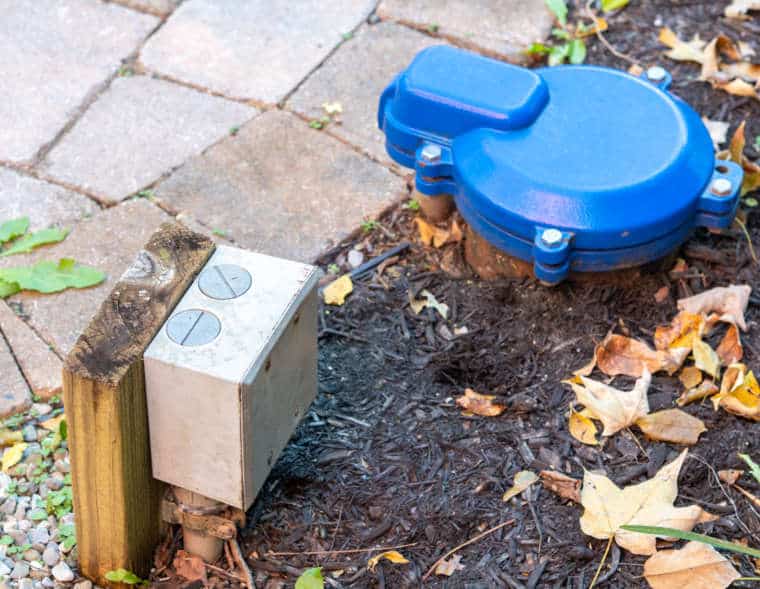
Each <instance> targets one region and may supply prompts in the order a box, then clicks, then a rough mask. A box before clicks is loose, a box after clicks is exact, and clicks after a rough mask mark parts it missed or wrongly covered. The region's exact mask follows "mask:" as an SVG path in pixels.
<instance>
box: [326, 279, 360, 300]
mask: <svg viewBox="0 0 760 589" xmlns="http://www.w3.org/2000/svg"><path fill="white" fill-rule="evenodd" d="M353 290H354V283H353V282H351V277H350V276H349V275H348V274H344V275H343V276H341V277H340V278H336V279H335V280H333V281H332V282H331V283H330V284H328V285H327V286H326V287H325V289H324V290H323V291H322V297H323V298H324V300H325V304H327V305H342V304H343V303H345V302H346V297H347V296H348V295H350V294H351V292H352V291H353Z"/></svg>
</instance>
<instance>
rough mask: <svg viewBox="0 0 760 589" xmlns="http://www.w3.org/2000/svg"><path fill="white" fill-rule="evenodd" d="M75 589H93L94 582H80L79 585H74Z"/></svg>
mask: <svg viewBox="0 0 760 589" xmlns="http://www.w3.org/2000/svg"><path fill="white" fill-rule="evenodd" d="M74 589H92V581H87V580H85V581H79V583H77V584H76V585H74Z"/></svg>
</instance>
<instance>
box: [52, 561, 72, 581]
mask: <svg viewBox="0 0 760 589" xmlns="http://www.w3.org/2000/svg"><path fill="white" fill-rule="evenodd" d="M51 572H52V573H53V577H55V580H56V581H58V582H60V583H68V582H70V581H73V580H74V572H73V571H72V570H71V568H69V565H67V564H66V563H65V562H64V561H61V562H59V563H58V564H57V565H55V566H54V567H53V569H52V570H51Z"/></svg>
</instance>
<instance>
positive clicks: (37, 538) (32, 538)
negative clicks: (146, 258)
mask: <svg viewBox="0 0 760 589" xmlns="http://www.w3.org/2000/svg"><path fill="white" fill-rule="evenodd" d="M46 525H47V524H45V525H41V526H37V527H36V528H34V529H33V530H32V531H31V532H30V533H29V542H31V543H32V544H42V545H43V546H44V545H45V544H47V543H48V542H50V532H48V529H47V527H46Z"/></svg>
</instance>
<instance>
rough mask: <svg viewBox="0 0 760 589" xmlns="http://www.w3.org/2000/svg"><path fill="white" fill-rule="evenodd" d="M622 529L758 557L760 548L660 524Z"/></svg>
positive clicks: (624, 527) (759, 556)
mask: <svg viewBox="0 0 760 589" xmlns="http://www.w3.org/2000/svg"><path fill="white" fill-rule="evenodd" d="M620 527H621V528H622V529H623V530H626V531H628V532H638V533H640V534H652V535H655V536H661V537H663V538H678V539H679V540H691V541H694V542H702V543H703V544H709V545H710V546H714V547H715V548H722V549H723V550H729V551H730V552H738V553H739V554H746V555H747V556H752V557H754V558H760V550H757V549H756V548H750V547H748V546H742V545H741V544H736V543H735V542H730V541H728V540H718V539H717V538H713V537H711V536H705V535H704V534H697V533H696V532H684V531H683V530H677V529H675V528H662V527H660V526H627V525H626V526H620Z"/></svg>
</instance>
